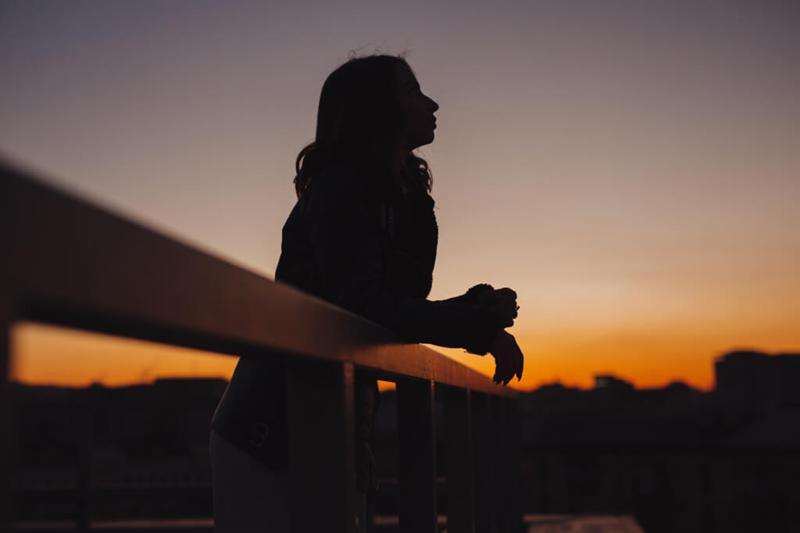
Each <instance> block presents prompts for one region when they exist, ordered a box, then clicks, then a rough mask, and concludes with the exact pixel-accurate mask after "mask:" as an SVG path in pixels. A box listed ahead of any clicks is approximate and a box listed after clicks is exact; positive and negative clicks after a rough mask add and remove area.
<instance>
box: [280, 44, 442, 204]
mask: <svg viewBox="0 0 800 533" xmlns="http://www.w3.org/2000/svg"><path fill="white" fill-rule="evenodd" d="M401 66H405V67H406V68H410V67H408V63H407V62H406V60H405V59H403V58H402V57H399V56H392V55H370V56H364V57H356V58H353V59H350V60H349V61H347V62H346V63H344V64H342V65H341V66H339V67H338V68H337V69H336V70H334V71H333V72H331V74H330V75H329V76H328V78H327V79H326V80H325V83H324V84H323V85H322V92H321V94H320V97H319V108H318V110H317V130H316V136H315V138H314V141H313V142H311V143H310V144H308V145H307V146H305V147H304V148H303V149H302V150H300V153H299V154H298V155H297V159H296V161H295V171H296V175H295V178H294V187H295V191H296V193H297V197H298V198H301V197H302V196H303V194H304V193H305V192H306V191H307V190H308V189H309V187H310V186H311V183H312V181H313V178H314V176H315V175H316V174H318V173H319V172H320V171H322V170H324V169H325V168H326V167H328V166H329V165H331V164H333V163H336V162H347V163H350V164H351V165H352V166H353V167H354V168H355V169H356V170H357V171H358V172H359V174H360V175H361V177H363V178H364V179H365V186H366V187H371V188H376V189H381V190H386V187H391V186H392V184H393V183H397V182H398V181H399V182H401V183H403V185H404V186H405V187H407V188H415V187H421V188H424V189H425V190H426V191H428V192H430V191H431V187H432V182H433V180H432V177H431V172H430V169H429V167H428V163H427V161H425V160H424V159H423V158H421V157H419V156H417V155H415V154H413V153H412V152H409V153H408V154H405V155H404V156H403V158H404V160H403V161H402V165H401V168H402V169H403V170H402V171H401V172H400V174H399V175H398V171H397V168H396V167H397V163H398V161H397V158H398V156H397V154H398V149H399V148H400V142H401V138H400V135H401V132H402V129H403V118H404V117H403V116H402V113H401V110H400V106H399V103H398V101H397V96H396V95H397V71H398V67H401Z"/></svg>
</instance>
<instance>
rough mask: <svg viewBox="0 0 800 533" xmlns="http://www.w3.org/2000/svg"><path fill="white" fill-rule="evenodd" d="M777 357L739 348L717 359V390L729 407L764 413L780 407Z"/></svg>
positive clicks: (725, 404)
mask: <svg viewBox="0 0 800 533" xmlns="http://www.w3.org/2000/svg"><path fill="white" fill-rule="evenodd" d="M775 363H776V358H775V357H772V356H769V355H767V354H765V353H763V352H757V351H752V350H736V351H732V352H728V353H727V354H724V355H722V356H720V357H719V358H717V360H716V361H714V374H715V379H716V388H715V393H716V395H717V398H718V399H719V400H720V401H721V402H722V404H723V406H724V407H725V408H726V409H729V410H732V411H735V412H738V413H741V414H753V415H757V414H765V413H767V412H770V411H773V410H775V409H776V408H777V407H778V404H779V401H780V373H779V371H778V365H776V364H775Z"/></svg>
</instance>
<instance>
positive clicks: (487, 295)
mask: <svg viewBox="0 0 800 533" xmlns="http://www.w3.org/2000/svg"><path fill="white" fill-rule="evenodd" d="M477 300H478V303H479V304H480V305H481V307H484V308H485V309H488V310H489V311H491V312H492V314H494V315H495V317H496V318H497V321H498V326H499V327H501V328H510V327H511V326H513V325H514V319H515V318H517V311H518V310H519V306H518V305H517V293H516V292H514V291H513V290H511V289H509V288H508V287H503V288H502V289H491V290H483V291H481V292H480V293H478V294H477Z"/></svg>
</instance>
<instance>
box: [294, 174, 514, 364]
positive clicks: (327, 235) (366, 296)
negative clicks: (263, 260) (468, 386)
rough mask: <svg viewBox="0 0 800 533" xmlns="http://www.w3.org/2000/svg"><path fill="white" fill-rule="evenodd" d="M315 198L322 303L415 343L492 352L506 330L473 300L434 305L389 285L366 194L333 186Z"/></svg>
mask: <svg viewBox="0 0 800 533" xmlns="http://www.w3.org/2000/svg"><path fill="white" fill-rule="evenodd" d="M315 193H316V194H315ZM311 194H313V195H314V196H312V199H311V202H310V206H309V214H310V230H311V242H312V248H313V257H314V269H315V277H316V279H317V280H318V283H317V284H315V285H316V286H317V288H318V289H319V290H320V291H321V293H322V294H320V296H321V297H323V298H324V299H326V300H328V301H330V302H331V303H333V304H335V305H338V306H340V307H342V308H344V309H347V310H348V311H351V312H353V313H356V314H358V315H361V316H363V317H365V318H367V319H368V320H371V321H373V322H376V323H378V324H381V325H383V326H384V327H387V328H388V329H391V330H393V331H394V332H396V333H397V334H399V335H400V336H401V337H403V338H405V339H406V340H408V341H409V342H422V343H430V344H436V345H439V346H447V347H451V348H465V349H466V350H467V351H469V352H470V353H474V354H477V355H484V354H486V353H487V352H488V350H489V347H490V346H491V343H492V341H493V339H494V337H495V336H496V334H497V332H498V330H499V329H500V328H499V326H498V324H497V322H496V319H495V318H494V316H493V315H492V314H491V313H489V312H488V311H486V310H485V309H483V308H481V307H480V306H478V305H475V304H474V303H472V301H471V299H470V298H462V297H457V298H451V299H449V300H441V301H431V300H427V299H425V298H421V297H410V296H405V295H401V294H397V293H396V292H394V291H391V290H390V289H389V288H387V287H386V286H385V285H384V284H383V275H384V264H383V262H384V255H383V247H382V243H381V234H380V229H379V225H378V221H377V220H374V219H373V218H371V217H370V213H369V211H368V208H367V202H366V199H365V197H364V195H363V194H362V193H361V192H360V191H358V190H357V189H355V188H353V187H347V186H344V185H342V186H337V187H332V186H330V185H328V186H322V187H321V188H320V189H319V190H316V191H313V192H312V193H311Z"/></svg>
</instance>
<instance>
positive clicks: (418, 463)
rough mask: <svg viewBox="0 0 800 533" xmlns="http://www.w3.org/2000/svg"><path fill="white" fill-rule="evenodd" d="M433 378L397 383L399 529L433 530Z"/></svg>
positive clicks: (417, 532) (434, 456) (434, 508)
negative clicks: (431, 379)
mask: <svg viewBox="0 0 800 533" xmlns="http://www.w3.org/2000/svg"><path fill="white" fill-rule="evenodd" d="M434 392H435V389H434V384H433V382H432V381H418V380H410V379H409V380H402V381H399V382H398V383H397V401H398V406H397V422H398V430H399V439H400V457H399V462H398V470H399V475H398V478H399V482H400V486H399V502H398V507H399V512H400V530H401V531H404V532H408V533H412V532H413V533H425V532H435V531H436V433H435V424H434V415H435V410H434V402H435V396H434Z"/></svg>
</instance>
